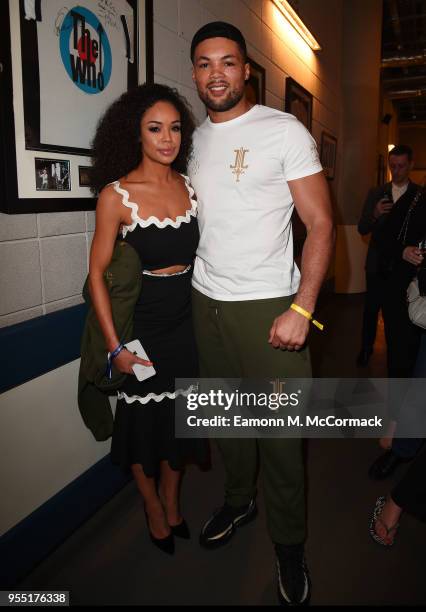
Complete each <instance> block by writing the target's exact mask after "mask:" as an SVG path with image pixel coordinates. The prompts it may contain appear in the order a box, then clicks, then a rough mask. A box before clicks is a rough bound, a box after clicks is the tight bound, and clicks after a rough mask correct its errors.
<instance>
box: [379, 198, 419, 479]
mask: <svg viewBox="0 0 426 612" xmlns="http://www.w3.org/2000/svg"><path fill="white" fill-rule="evenodd" d="M425 234H426V195H425V190H424V188H422V187H418V186H417V188H416V191H415V194H414V196H412V195H411V193H409V192H408V190H407V191H406V193H405V194H404V195H402V196H401V197H400V199H399V200H398V202H397V203H396V204H394V206H393V208H392V210H391V211H390V212H389V213H388V218H387V221H386V223H385V224H384V225H383V226H382V227H381V229H380V230H378V232H377V234H376V241H377V247H378V271H379V275H380V277H381V280H382V282H383V306H382V311H383V321H384V327H385V337H386V350H387V370H388V378H389V389H388V408H389V417H390V429H389V431H388V436H387V438H388V440H389V448H387V449H386V450H385V452H384V453H382V454H381V455H380V456H379V457H378V458H377V459H376V460H375V461H374V463H373V464H372V465H371V466H370V469H369V476H370V478H372V479H373V480H382V479H384V478H387V477H388V476H390V475H391V474H392V473H393V472H394V471H395V469H396V468H397V467H398V466H399V465H400V464H401V463H404V462H405V461H410V460H411V459H412V458H413V457H414V456H415V455H416V453H417V452H418V450H419V448H420V446H421V444H422V440H421V439H420V438H411V437H408V438H407V437H404V435H403V433H401V432H403V429H404V401H405V397H406V394H407V391H408V389H409V383H410V379H411V378H412V376H413V374H414V370H415V365H416V359H417V353H418V350H419V344H420V337H421V328H420V327H418V326H417V325H414V323H412V321H411V320H410V318H409V315H408V304H407V289H408V286H409V284H410V282H411V281H412V279H413V278H414V277H415V276H416V274H417V273H418V270H419V266H421V265H422V264H423V261H424V253H423V250H422V248H421V244H422V241H423V239H424V236H425ZM398 421H401V423H400V424H399V423H398Z"/></svg>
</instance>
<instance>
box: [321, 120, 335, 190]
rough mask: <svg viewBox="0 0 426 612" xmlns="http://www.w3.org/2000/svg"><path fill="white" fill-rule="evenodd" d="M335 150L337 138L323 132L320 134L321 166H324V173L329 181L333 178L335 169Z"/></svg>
mask: <svg viewBox="0 0 426 612" xmlns="http://www.w3.org/2000/svg"><path fill="white" fill-rule="evenodd" d="M336 150H337V139H336V138H335V137H334V136H332V135H331V134H328V133H327V132H323V133H322V134H321V153H320V159H321V164H322V167H323V168H324V174H325V176H326V178H327V179H328V180H330V181H332V180H333V179H334V175H335V171H336Z"/></svg>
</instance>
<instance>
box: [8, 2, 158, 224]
mask: <svg viewBox="0 0 426 612" xmlns="http://www.w3.org/2000/svg"><path fill="white" fill-rule="evenodd" d="M33 6H35V9H34V15H31V13H30V14H29V13H28V11H30V10H31V8H30V7H31V3H26V2H25V1H24V0H3V1H2V2H0V63H1V66H2V71H0V130H1V133H2V147H1V149H0V189H1V197H0V210H1V211H2V212H4V213H7V214H20V213H40V212H60V211H73V210H92V209H94V208H95V205H96V200H95V198H94V197H93V194H92V193H91V191H90V187H89V186H87V185H84V184H81V183H80V174H79V167H80V166H81V167H89V166H90V164H91V151H90V142H91V139H92V138H93V136H94V131H95V127H96V124H97V121H98V119H99V117H100V116H101V115H102V114H103V112H104V110H105V108H107V107H108V106H109V105H110V103H111V102H112V101H113V99H115V98H117V97H118V96H119V95H121V94H122V93H123V92H124V91H127V90H128V89H130V88H132V87H134V86H136V85H137V84H138V83H140V82H144V81H147V82H152V81H153V0H79V1H77V0H75V2H71V3H69V4H68V5H66V7H65V5H64V3H63V2H62V1H61V0H40V2H35V3H33ZM59 7H60V8H59ZM123 13H124V14H123ZM112 58H113V59H114V61H112ZM36 159H39V160H46V161H45V162H44V163H45V164H47V163H48V162H49V161H50V162H51V163H55V164H59V165H58V169H60V168H66V167H67V166H66V164H69V166H68V167H69V179H70V180H69V189H66V190H65V189H63V190H56V189H37V173H36V171H35V168H36V167H37V166H36ZM59 171H60V170H59ZM59 191H60V193H59Z"/></svg>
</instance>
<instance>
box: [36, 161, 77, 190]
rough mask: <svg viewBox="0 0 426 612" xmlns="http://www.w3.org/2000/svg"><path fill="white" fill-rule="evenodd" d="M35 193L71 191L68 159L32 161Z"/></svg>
mask: <svg viewBox="0 0 426 612" xmlns="http://www.w3.org/2000/svg"><path fill="white" fill-rule="evenodd" d="M34 170H35V182H36V190H37V191H43V192H46V191H71V176H70V162H69V160H68V159H52V158H49V159H46V158H40V157H36V158H35V160H34Z"/></svg>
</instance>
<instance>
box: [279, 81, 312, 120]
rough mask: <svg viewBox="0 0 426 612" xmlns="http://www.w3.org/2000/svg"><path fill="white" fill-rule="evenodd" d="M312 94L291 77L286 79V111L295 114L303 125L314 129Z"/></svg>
mask: <svg viewBox="0 0 426 612" xmlns="http://www.w3.org/2000/svg"><path fill="white" fill-rule="evenodd" d="M312 101H313V97H312V94H310V93H309V91H307V90H306V89H304V88H303V87H302V86H301V85H299V83H297V82H296V81H295V80H294V79H292V78H291V77H287V78H286V80H285V112H286V113H291V114H292V115H294V116H295V117H296V118H297V119H299V121H300V122H301V123H303V125H304V126H305V127H306V128H308V130H309V131H311V130H312Z"/></svg>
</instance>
